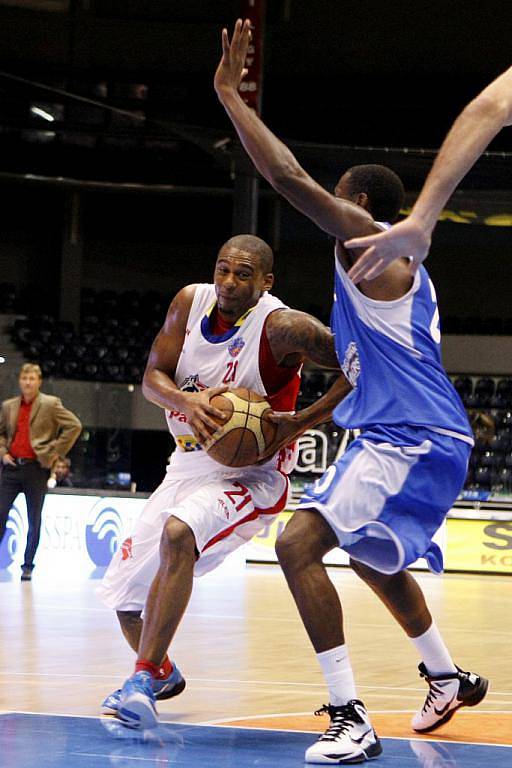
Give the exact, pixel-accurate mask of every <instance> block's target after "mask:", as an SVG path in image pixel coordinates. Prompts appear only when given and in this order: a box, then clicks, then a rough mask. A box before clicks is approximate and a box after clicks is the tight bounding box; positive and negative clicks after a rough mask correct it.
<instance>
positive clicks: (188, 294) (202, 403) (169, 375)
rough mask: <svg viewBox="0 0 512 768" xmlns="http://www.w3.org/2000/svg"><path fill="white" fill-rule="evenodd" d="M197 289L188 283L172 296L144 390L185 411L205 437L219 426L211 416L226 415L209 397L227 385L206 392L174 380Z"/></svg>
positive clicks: (197, 433) (161, 403)
mask: <svg viewBox="0 0 512 768" xmlns="http://www.w3.org/2000/svg"><path fill="white" fill-rule="evenodd" d="M194 293H195V286H194V285H189V286H187V287H186V288H182V290H181V291H179V293H177V294H176V296H175V297H174V299H173V300H172V302H171V304H170V306H169V310H168V312H167V316H166V318H165V322H164V324H163V326H162V328H161V330H160V331H159V333H158V334H157V336H156V338H155V340H154V342H153V345H152V347H151V351H150V353H149V358H148V362H147V365H146V370H145V372H144V378H143V381H142V392H143V394H144V397H145V398H146V399H147V400H149V401H150V402H152V403H154V404H155V405H159V406H160V408H165V409H166V410H177V411H181V413H184V414H185V415H186V417H187V419H188V422H189V424H190V427H191V428H192V431H193V432H194V435H195V436H196V437H197V438H198V440H201V441H204V440H207V439H208V438H209V437H210V436H211V432H212V431H215V430H216V429H217V427H218V425H217V424H216V423H215V422H214V421H213V420H212V419H211V418H210V417H211V416H216V417H218V418H223V414H222V412H221V411H219V410H217V409H216V408H213V407H212V406H211V405H210V398H211V397H213V396H214V395H215V394H218V393H220V392H225V391H226V389H227V387H211V388H210V389H205V390H203V392H182V391H181V389H179V388H178V387H177V385H176V383H175V381H174V377H175V374H176V367H177V365H178V360H179V357H180V354H181V350H182V348H183V344H184V342H185V334H186V330H187V320H188V316H189V312H190V307H191V306H192V301H193V299H194Z"/></svg>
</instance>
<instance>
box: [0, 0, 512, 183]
mask: <svg viewBox="0 0 512 768" xmlns="http://www.w3.org/2000/svg"><path fill="white" fill-rule="evenodd" d="M473 5H474V4H471V6H473ZM475 5H476V4H475ZM480 5H481V7H479V8H476V7H475V8H472V12H471V14H469V13H468V4H467V3H466V2H463V0H453V2H451V3H445V2H440V0H439V1H438V0H431V1H430V2H425V3H415V4H414V5H412V4H411V3H409V2H405V0H395V2H394V3H393V4H389V3H382V2H378V0H367V2H366V3H365V4H361V3H356V2H355V1H353V0H347V2H343V3H340V2H338V1H337V0H324V1H323V2H319V3H317V4H315V18H314V19H312V18H311V4H310V3H306V2H299V0H274V1H273V2H270V0H269V1H268V11H267V23H266V38H265V68H264V96H263V115H264V118H265V119H266V120H267V121H268V122H269V124H270V125H271V126H272V127H273V128H274V129H275V130H276V131H277V132H278V133H279V135H281V136H283V137H286V138H287V139H289V140H291V141H294V142H299V143H298V144H294V147H295V148H296V149H297V151H298V152H299V154H300V156H301V159H302V160H303V161H304V162H305V163H306V164H309V166H308V167H309V168H310V170H311V171H312V172H315V173H318V174H319V175H320V177H321V178H322V179H324V178H325V180H326V182H328V183H330V182H331V181H332V180H333V177H332V171H331V169H332V168H333V167H336V166H342V165H343V164H344V163H345V162H348V163H350V162H351V153H350V150H349V149H348V148H349V147H354V146H359V147H368V146H372V147H381V148H395V149H397V150H399V151H398V152H394V153H391V154H389V153H388V154H387V157H392V158H394V162H395V164H398V165H399V166H400V168H401V170H402V169H405V171H403V172H405V174H406V181H407V182H408V184H409V186H411V185H412V187H413V188H414V187H417V186H419V184H420V183H421V180H422V179H423V178H424V175H425V172H426V170H428V166H429V165H430V163H431V160H432V157H433V154H432V152H431V151H429V150H432V149H433V148H435V147H436V146H438V145H439V143H440V141H441V140H442V137H443V135H444V133H445V132H446V130H447V128H448V127H449V125H450V123H451V122H452V120H453V118H454V116H455V115H456V114H457V112H458V111H460V109H461V108H462V106H463V104H464V103H466V102H467V101H468V99H469V98H470V97H471V96H472V95H473V94H474V93H476V92H478V90H479V89H480V88H481V87H482V86H483V85H484V84H485V83H486V82H488V81H489V80H491V79H492V78H493V77H494V76H496V75H497V74H498V72H499V71H500V70H502V69H504V68H505V67H506V66H507V65H509V64H510V63H511V62H510V61H509V57H510V44H509V43H510V39H511V36H512V14H508V15H507V16H503V14H501V15H500V14H499V12H498V11H499V10H500V8H501V9H502V8H503V3H498V2H493V0H490V2H488V3H486V4H485V7H484V4H480ZM239 9H240V2H239V1H238V0H217V1H216V2H215V3H206V2H204V0H187V2H186V3H183V2H181V3H178V2H176V1H175V0H0V100H1V109H0V151H2V156H3V162H2V164H1V167H0V171H1V172H3V173H9V174H26V173H33V174H40V175H42V176H63V177H68V178H75V179H83V180H88V181H91V180H98V181H108V182H114V183H119V182H121V183H122V182H129V181H132V182H139V183H147V184H164V183H174V184H198V185H199V184H203V185H219V186H222V185H223V184H225V183H226V180H227V178H228V177H227V174H226V171H229V168H230V164H231V162H232V157H233V154H232V150H233V151H234V152H235V156H236V145H235V144H234V143H233V142H228V143H226V142H223V139H224V138H228V139H229V138H230V137H232V131H231V129H230V126H229V123H228V121H227V119H226V117H225V115H224V113H223V111H222V109H221V108H220V106H219V105H218V104H217V102H216V99H215V95H214V93H213V89H212V77H213V72H214V70H215V66H216V63H217V60H218V56H219V38H220V29H221V27H222V26H223V25H225V24H230V23H231V22H232V20H233V19H234V18H236V16H237V15H238V12H239ZM66 93H72V94H75V95H76V96H78V97H80V98H79V99H74V98H69V97H68V96H66ZM93 102H95V103H93ZM102 105H104V106H102ZM111 107H113V108H114V109H111ZM333 145H336V146H335V147H333ZM336 147H337V148H336ZM341 147H344V149H343V150H342V149H341ZM404 147H407V148H408V149H414V150H422V149H423V150H426V151H423V152H421V151H417V152H408V153H407V155H406V154H404V152H402V149H403V148H404ZM493 149H495V150H497V151H504V152H512V131H509V132H508V133H507V132H503V135H502V136H500V137H499V138H498V139H497V141H496V142H495V144H494V145H493ZM383 154H384V155H386V153H385V152H383ZM355 156H356V157H359V156H360V155H358V154H357V152H356V153H355ZM486 162H487V161H485V162H484V163H482V164H481V166H479V169H480V168H481V170H479V172H478V173H476V175H475V174H474V175H473V176H472V177H471V178H470V180H469V182H468V183H469V185H470V186H476V187H479V186H483V187H485V188H487V189H488V188H490V187H492V186H493V185H494V186H498V187H499V188H501V189H506V188H507V185H509V184H510V178H511V174H510V170H511V168H510V162H511V161H510V158H507V157H500V158H499V159H498V160H497V159H496V157H494V158H490V159H489V161H488V164H487V165H486ZM335 175H336V172H334V176H335Z"/></svg>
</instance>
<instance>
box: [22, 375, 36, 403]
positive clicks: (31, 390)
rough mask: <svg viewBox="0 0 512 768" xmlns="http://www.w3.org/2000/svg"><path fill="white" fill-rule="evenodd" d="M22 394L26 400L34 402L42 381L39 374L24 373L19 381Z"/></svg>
mask: <svg viewBox="0 0 512 768" xmlns="http://www.w3.org/2000/svg"><path fill="white" fill-rule="evenodd" d="M19 382H20V390H21V394H22V395H23V397H24V398H25V400H33V399H34V397H37V395H38V394H39V389H40V387H41V379H40V378H39V376H38V375H37V373H33V372H31V373H22V374H21V376H20V379H19Z"/></svg>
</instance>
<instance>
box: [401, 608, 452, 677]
mask: <svg viewBox="0 0 512 768" xmlns="http://www.w3.org/2000/svg"><path fill="white" fill-rule="evenodd" d="M411 640H412V642H413V643H414V645H415V646H416V650H417V651H418V653H419V654H420V657H421V659H422V660H423V663H424V664H425V666H426V668H427V671H428V672H429V674H431V675H449V674H450V673H451V672H453V673H454V674H455V673H456V672H457V667H456V666H455V664H454V663H453V660H452V657H451V656H450V653H449V651H448V648H447V647H446V645H445V644H444V640H443V638H442V637H441V635H440V633H439V630H438V628H437V626H436V623H435V621H433V622H432V624H431V625H430V627H429V628H428V629H427V631H426V632H424V633H423V634H422V635H419V636H418V637H411Z"/></svg>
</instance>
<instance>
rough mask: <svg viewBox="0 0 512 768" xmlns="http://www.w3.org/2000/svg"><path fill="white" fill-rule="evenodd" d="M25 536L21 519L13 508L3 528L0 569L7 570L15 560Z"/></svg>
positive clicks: (18, 512) (17, 510)
mask: <svg viewBox="0 0 512 768" xmlns="http://www.w3.org/2000/svg"><path fill="white" fill-rule="evenodd" d="M25 536H26V529H25V523H24V520H23V517H22V515H21V512H20V511H19V509H18V508H17V507H14V506H13V507H11V511H10V512H9V517H8V518H7V524H6V526H5V535H4V537H3V539H2V543H1V544H0V568H8V567H9V566H10V565H11V563H12V562H13V561H14V560H15V559H16V555H17V553H18V550H19V548H20V546H21V544H22V542H24V539H25Z"/></svg>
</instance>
